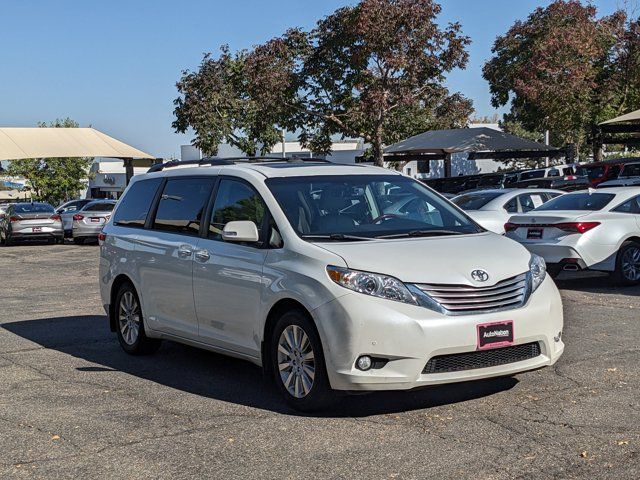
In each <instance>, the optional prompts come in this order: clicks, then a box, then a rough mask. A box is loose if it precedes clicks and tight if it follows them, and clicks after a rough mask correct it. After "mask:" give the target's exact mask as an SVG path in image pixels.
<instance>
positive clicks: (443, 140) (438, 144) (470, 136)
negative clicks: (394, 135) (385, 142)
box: [384, 127, 556, 154]
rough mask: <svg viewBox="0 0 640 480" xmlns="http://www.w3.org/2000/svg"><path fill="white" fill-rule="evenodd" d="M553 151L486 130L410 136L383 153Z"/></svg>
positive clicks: (514, 137)
mask: <svg viewBox="0 0 640 480" xmlns="http://www.w3.org/2000/svg"><path fill="white" fill-rule="evenodd" d="M513 150H520V151H523V150H524V151H540V150H545V151H546V150H556V148H555V147H552V146H550V145H545V144H543V143H538V142H533V141H531V140H527V139H524V138H520V137H516V136H515V135H511V134H509V133H505V132H501V131H499V130H494V129H492V128H487V127H479V128H454V129H450V130H430V131H428V132H424V133H421V134H419V135H414V136H413V137H409V138H407V139H405V140H402V141H400V142H398V143H394V144H393V145H390V146H388V147H387V148H385V150H384V153H404V154H411V153H459V152H500V151H513Z"/></svg>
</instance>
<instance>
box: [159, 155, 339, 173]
mask: <svg viewBox="0 0 640 480" xmlns="http://www.w3.org/2000/svg"><path fill="white" fill-rule="evenodd" d="M304 162H316V163H332V162H330V161H329V160H327V159H325V158H316V157H275V156H258V157H223V158H220V157H205V158H202V159H200V160H170V161H168V162H166V163H158V164H155V165H152V166H151V168H150V169H149V170H147V173H152V172H160V171H162V170H164V169H165V168H172V167H179V166H183V165H194V166H202V165H212V166H220V165H235V164H236V163H304Z"/></svg>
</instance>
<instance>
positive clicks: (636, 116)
mask: <svg viewBox="0 0 640 480" xmlns="http://www.w3.org/2000/svg"><path fill="white" fill-rule="evenodd" d="M638 121H640V110H634V111H633V112H629V113H625V114H624V115H620V116H619V117H616V118H612V119H611V120H607V121H606V122H600V125H610V124H612V123H625V122H638Z"/></svg>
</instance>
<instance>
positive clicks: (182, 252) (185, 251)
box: [178, 245, 193, 258]
mask: <svg viewBox="0 0 640 480" xmlns="http://www.w3.org/2000/svg"><path fill="white" fill-rule="evenodd" d="M192 253H193V249H192V248H191V247H190V246H189V245H180V246H179V247H178V256H179V257H180V258H188V257H190V256H191V254H192Z"/></svg>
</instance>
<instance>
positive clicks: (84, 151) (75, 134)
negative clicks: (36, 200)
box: [0, 128, 154, 160]
mask: <svg viewBox="0 0 640 480" xmlns="http://www.w3.org/2000/svg"><path fill="white" fill-rule="evenodd" d="M54 157H112V158H122V159H130V158H145V159H153V158H154V157H153V156H152V155H149V154H148V153H145V152H143V151H142V150H138V149H137V148H134V147H132V146H130V145H127V144H126V143H124V142H121V141H120V140H116V139H115V138H112V137H110V136H109V135H105V134H104V133H102V132H99V131H98V130H95V129H94V128H0V160H20V159H23V158H54Z"/></svg>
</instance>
